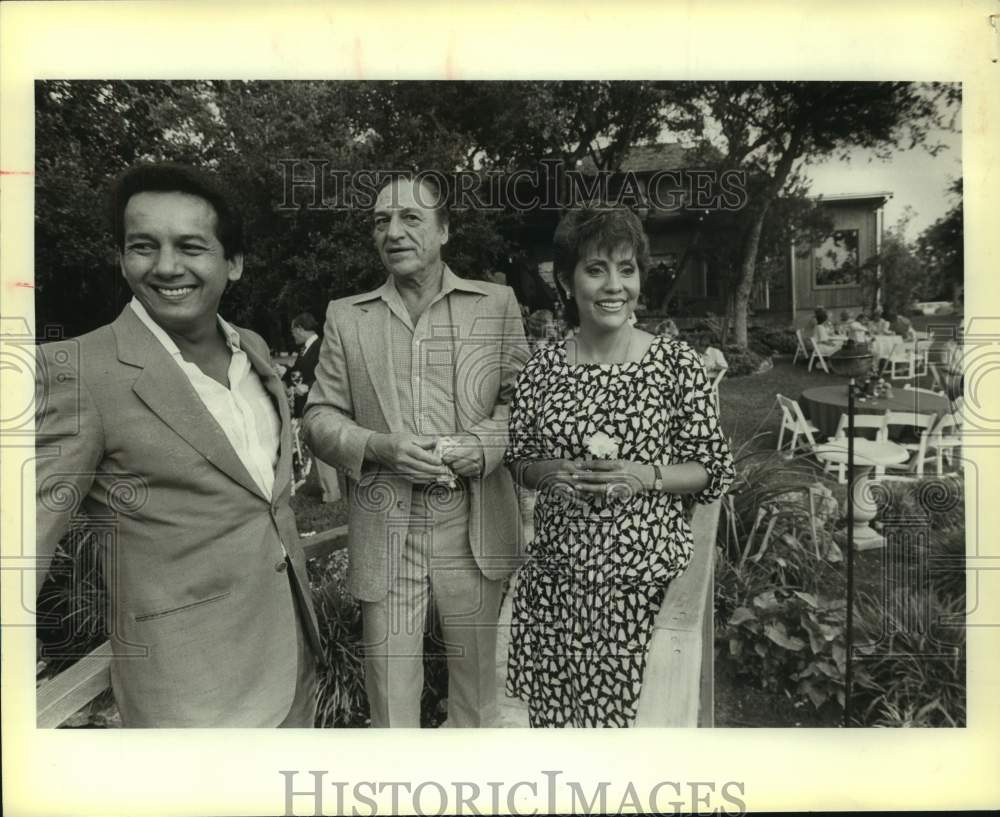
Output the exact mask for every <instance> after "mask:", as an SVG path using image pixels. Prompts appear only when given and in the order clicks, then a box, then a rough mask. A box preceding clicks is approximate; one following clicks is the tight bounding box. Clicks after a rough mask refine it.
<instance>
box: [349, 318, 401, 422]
mask: <svg viewBox="0 0 1000 817" xmlns="http://www.w3.org/2000/svg"><path fill="white" fill-rule="evenodd" d="M359 309H360V310H361V315H360V316H359V317H358V342H359V343H360V345H361V353H362V355H364V358H365V364H366V365H367V368H368V376H369V377H370V378H371V382H372V388H374V390H375V395H376V396H377V397H378V402H379V405H380V406H381V408H382V416H383V417H385V422H386V425H387V426H388V427H389V429H390V430H391V431H393V432H397V433H398V432H402V431H403V430H404V429H403V415H402V411H401V410H400V408H399V395H398V394H397V393H396V386H395V384H394V382H393V380H394V378H393V363H392V355H391V354H390V349H391V343H390V340H389V332H390V327H389V321H390V320H391V315H390V312H389V307H388V305H387V304H386V303H385V302H384V301H381V300H379V301H368V302H365V303H363V304H359Z"/></svg>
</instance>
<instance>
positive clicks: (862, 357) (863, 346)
mask: <svg viewBox="0 0 1000 817" xmlns="http://www.w3.org/2000/svg"><path fill="white" fill-rule="evenodd" d="M826 360H827V362H828V363H829V364H830V368H831V369H832V370H833V373H834V374H836V375H840V376H841V377H860V376H861V375H863V374H864V373H865V372H868V371H870V370H871V368H872V353H871V350H870V349H869V348H868V344H867V343H855V342H854V341H853V340H848V341H846V342H845V343H844V345H843V346H841V347H840V348H839V349H838V350H837V351H836V352H834V353H833V354H832V355H829V356H827V359H826Z"/></svg>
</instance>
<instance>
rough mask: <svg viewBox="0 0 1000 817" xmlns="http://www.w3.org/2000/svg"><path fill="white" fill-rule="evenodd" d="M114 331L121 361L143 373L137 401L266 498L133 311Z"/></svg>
mask: <svg viewBox="0 0 1000 817" xmlns="http://www.w3.org/2000/svg"><path fill="white" fill-rule="evenodd" d="M112 327H113V329H114V332H115V336H116V338H117V340H118V359H119V360H121V361H122V363H125V364H128V365H130V366H137V367H139V368H140V369H142V372H141V373H140V374H139V377H138V378H136V381H135V383H134V384H133V385H132V391H134V392H135V394H136V396H137V397H138V398H139V399H140V400H142V402H143V403H145V404H146V406H147V407H148V408H149V410H150V411H151V412H153V414H155V415H156V416H157V417H159V418H160V419H161V420H162V421H163V422H164V423H166V424H167V425H168V426H169V427H170V428H171V429H172V430H173V431H174V432H175V433H176V434H177V435H178V436H180V437H182V438H183V439H184V440H186V441H187V443H188V444H189V445H190V446H191V447H192V448H194V449H195V450H196V451H197V452H198V453H199V454H201V455H202V456H203V457H204V458H205V459H207V460H208V461H209V462H210V463H212V465H214V466H215V467H216V468H218V469H219V470H220V471H222V472H223V473H224V474H226V475H227V476H229V477H230V478H231V479H233V480H234V481H236V482H238V483H239V484H240V485H242V486H243V487H244V488H246V489H247V490H248V491H251V492H252V493H254V494H256V495H257V496H260V497H261V498H266V497H264V496H263V494H261V492H260V489H259V488H258V487H257V484H256V483H255V482H254V481H253V478H252V477H251V476H250V474H249V472H248V471H247V469H246V467H244V465H243V463H242V462H241V461H240V458H239V457H238V456H237V455H236V452H235V451H234V450H233V447H232V445H230V443H229V439H228V438H227V437H226V433H225V432H224V431H223V430H222V427H221V426H220V425H219V424H218V423H217V422H216V420H215V418H214V417H213V416H212V414H211V412H210V411H209V410H208V409H206V408H205V405H204V403H202V402H201V398H200V397H198V394H197V392H195V390H194V386H192V385H191V383H190V381H189V380H188V379H187V377H186V376H185V374H184V372H182V371H181V368H180V366H178V365H177V363H176V361H174V359H173V358H172V357H171V355H170V353H169V352H167V350H166V349H164V348H163V346H162V344H161V343H160V342H159V341H158V340H157V339H156V338H155V337H153V335H152V334H151V333H150V331H149V330H148V329H147V328H146V327H145V326H143V324H142V321H140V320H139V318H138V316H137V315H136V314H135V313H134V312H133V311H132V309H131V308H130V307H125V309H124V311H123V312H122V314H121V315H120V316H119V317H118V319H117V320H115V322H114V323H113V324H112Z"/></svg>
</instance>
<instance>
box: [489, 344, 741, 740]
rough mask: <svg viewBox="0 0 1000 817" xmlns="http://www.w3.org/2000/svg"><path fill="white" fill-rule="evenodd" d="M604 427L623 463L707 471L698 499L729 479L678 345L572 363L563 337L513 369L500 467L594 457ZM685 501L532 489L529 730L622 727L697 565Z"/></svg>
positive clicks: (695, 368) (523, 681)
mask: <svg viewBox="0 0 1000 817" xmlns="http://www.w3.org/2000/svg"><path fill="white" fill-rule="evenodd" d="M597 432H603V433H605V434H607V435H608V436H609V437H611V438H613V439H614V440H616V441H617V442H618V443H619V446H620V449H619V458H620V459H625V460H634V461H637V462H645V463H656V464H672V463H685V462H699V463H701V464H702V465H703V466H704V467H705V469H706V471H707V472H708V475H709V483H708V486H707V487H706V488H705V489H704V490H702V491H700V492H699V493H698V494H696V495H695V496H694V499H695V500H696V501H699V502H709V501H711V500H713V499H716V498H717V497H719V496H720V495H721V494H722V493H723V491H725V490H726V488H727V487H728V486H729V485H730V484H731V482H732V480H733V477H734V472H733V461H732V457H731V455H730V453H729V447H728V445H727V444H726V442H725V440H724V438H723V436H722V433H721V431H720V429H719V424H718V418H717V416H716V413H715V407H714V404H713V402H712V399H711V397H710V395H709V386H708V382H707V380H706V378H705V372H704V369H703V368H702V366H701V363H700V362H699V360H698V357H697V355H696V354H695V352H694V351H693V350H692V349H691V348H690V347H689V346H688V345H687V344H685V343H682V342H679V341H675V340H672V339H670V338H665V337H657V338H655V339H654V340H653V342H652V344H651V346H650V348H649V349H648V351H647V352H646V354H645V355H644V356H643V358H642V359H641V360H639V361H634V362H629V363H623V364H617V365H601V364H582V365H573V366H571V365H569V364H568V363H567V361H566V344H565V341H562V342H559V343H555V344H551V345H548V346H542V347H539V348H538V349H537V350H536V351H535V353H534V355H532V357H531V359H530V360H529V361H528V363H527V364H526V365H525V367H524V369H523V370H522V371H521V374H520V376H519V377H518V380H517V386H516V390H515V395H514V399H513V402H512V404H511V413H510V444H509V447H508V449H507V453H506V455H505V462H506V463H507V464H514V463H518V462H530V461H533V460H550V459H592V456H591V455H590V454H589V453H588V451H587V445H586V442H587V440H589V438H590V437H591V436H592V435H594V434H595V433H597ZM691 546H692V539H691V530H690V528H689V527H688V524H687V521H686V519H685V516H684V511H683V508H682V505H681V497H680V496H679V495H675V494H669V493H654V492H648V493H637V494H635V495H634V496H632V497H629V498H627V499H604V498H600V497H598V498H595V499H589V498H588V499H584V500H571V499H568V498H567V497H566V495H565V493H562V492H559V491H558V490H553V489H550V488H548V487H546V486H545V485H539V486H538V493H537V497H536V502H535V538H534V539H533V540H532V541H531V542H530V543H529V544H528V559H527V561H526V562H525V564H524V565H523V567H522V568H521V570H520V572H519V574H518V579H517V584H516V590H515V595H514V600H513V615H512V623H511V647H510V656H509V660H508V674H507V692H508V694H510V695H515V696H517V697H519V698H521V699H522V700H524V701H525V702H526V703H527V704H528V707H529V712H530V721H531V725H532V726H536V727H537V726H629V725H631V724H632V723H633V722H634V720H635V713H636V707H637V703H638V699H639V690H640V688H641V686H642V674H643V669H644V667H645V661H646V648H647V645H648V642H649V639H650V635H651V634H652V629H653V619H654V616H655V615H656V612H657V611H658V610H659V607H660V603H661V601H662V599H663V594H664V591H665V589H666V586H667V584H668V583H669V582H670V580H671V579H672V578H674V577H676V576H678V575H680V574H681V573H682V572H683V570H684V568H685V567H686V566H687V564H688V562H689V561H690V557H691Z"/></svg>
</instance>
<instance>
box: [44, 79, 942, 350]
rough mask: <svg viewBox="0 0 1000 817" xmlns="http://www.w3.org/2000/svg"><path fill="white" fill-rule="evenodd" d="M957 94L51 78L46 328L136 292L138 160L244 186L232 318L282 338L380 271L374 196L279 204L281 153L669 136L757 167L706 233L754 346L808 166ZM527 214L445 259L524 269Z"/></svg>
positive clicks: (622, 150) (456, 231) (461, 154)
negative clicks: (108, 196) (751, 320)
mask: <svg viewBox="0 0 1000 817" xmlns="http://www.w3.org/2000/svg"><path fill="white" fill-rule="evenodd" d="M955 104H957V89H956V87H955V86H946V85H939V86H918V85H914V84H911V83H904V82H874V83H871V82H865V83H858V82H824V83H810V82H708V83H687V82H671V83H662V82H609V81H583V82H570V81H542V82H394V81H390V82H360V81H359V82H318V81H317V82H311V81H293V82H283V81H264V82H238V81H225V82H223V81H219V82H206V81H185V82H162V81H150V82H131V81H129V82H125V81H41V82H38V83H37V85H36V145H37V163H36V166H37V175H36V218H35V224H36V231H35V259H36V287H37V289H36V295H37V318H38V320H37V324H38V326H39V331H40V332H42V331H44V327H45V326H46V325H47V324H58V325H61V326H62V327H63V331H64V332H65V333H66V334H67V335H74V334H78V333H80V332H83V331H86V330H88V329H91V328H94V327H96V326H98V325H100V324H103V323H106V322H108V321H109V320H111V319H113V318H114V316H115V315H116V314H117V313H118V311H119V310H120V309H121V307H122V306H123V304H124V303H125V301H126V300H127V297H128V291H127V288H126V287H125V284H124V281H123V280H122V278H121V275H120V272H119V271H118V267H117V262H116V258H115V251H114V247H113V246H112V241H111V234H110V225H109V218H108V213H107V211H106V206H105V192H106V190H107V188H108V186H109V184H110V182H111V181H112V179H113V178H114V177H115V176H116V175H117V174H118V173H120V172H121V171H122V170H123V169H125V168H126V167H128V166H129V165H131V164H133V163H134V162H136V161H141V160H157V159H172V160H178V161H187V162H192V163H195V164H202V165H207V166H209V167H213V168H216V169H217V170H218V171H219V172H220V174H221V175H222V176H223V177H224V178H225V179H226V180H227V181H228V182H229V184H230V186H231V187H232V189H233V190H234V192H235V195H236V197H237V200H238V202H239V204H240V205H241V208H242V210H243V211H244V214H245V217H246V222H247V233H248V251H247V258H246V264H245V273H244V277H243V279H242V280H241V281H240V282H239V283H238V284H237V285H235V286H234V287H232V288H231V291H230V292H228V293H227V295H226V299H225V301H224V303H223V310H224V314H226V315H227V316H231V317H232V318H233V320H235V321H237V322H241V323H243V324H244V325H248V326H251V327H253V328H255V329H257V330H258V331H260V332H262V333H263V334H264V335H265V337H267V338H268V340H269V341H270V342H271V343H272V344H275V345H283V344H284V342H286V341H287V340H288V338H287V336H286V335H285V333H286V332H287V326H288V322H289V320H290V318H291V317H292V316H293V315H295V314H296V313H298V312H301V311H304V310H310V311H312V312H313V313H314V314H316V315H317V317H319V316H320V315H321V313H322V311H323V309H324V306H325V304H326V302H327V300H329V299H330V298H333V297H338V296H341V295H345V294H349V293H352V292H357V291H360V290H363V289H366V288H371V287H372V286H374V285H376V284H377V283H378V282H379V281H380V280H381V278H382V276H383V275H384V272H383V270H382V268H381V265H380V263H379V261H378V258H377V256H376V254H375V252H374V249H373V247H372V241H371V230H370V217H369V215H368V213H367V212H366V210H365V208H350V207H339V208H338V207H322V206H321V207H312V206H298V207H283V206H281V205H282V199H283V187H284V177H283V173H285V172H287V171H286V170H285V169H283V166H282V162H283V161H288V160H296V159H300V160H317V161H321V162H325V163H326V165H325V166H324V167H325V172H326V173H329V172H330V171H332V170H334V169H336V170H340V171H347V172H351V171H354V170H360V169H373V170H385V169H432V168H433V169H437V170H444V171H453V170H465V171H474V172H477V173H483V174H485V173H488V172H490V171H494V170H500V171H510V170H514V169H523V168H532V167H534V166H536V165H537V163H538V162H539V161H540V160H542V159H556V160H560V161H562V162H563V163H565V165H566V167H568V168H575V167H577V166H579V164H580V163H581V162H582V161H584V160H589V163H590V164H592V165H593V166H594V167H596V168H598V169H601V170H608V171H614V170H617V169H619V168H620V167H621V164H622V162H623V160H624V159H625V157H626V155H627V152H628V150H629V149H630V148H631V147H633V146H634V145H637V144H643V143H647V142H655V141H664V140H671V139H673V140H684V141H685V144H687V145H689V146H693V147H694V148H695V150H693V151H692V152H691V154H690V155H691V156H692V161H697V162H698V163H699V164H700V165H701V166H703V167H715V168H718V169H739V170H745V171H746V172H747V179H748V191H749V194H750V195H749V199H748V201H747V204H746V206H745V207H743V208H742V209H741V210H739V211H735V212H721V211H719V212H711V213H708V214H703V215H704V217H703V218H702V221H701V223H700V224H699V226H698V229H697V230H696V239H695V241H696V242H700V249H701V250H704V251H705V252H706V253H708V254H709V255H711V262H712V264H713V265H714V267H715V269H716V270H717V271H718V273H719V274H721V275H722V276H723V285H724V286H726V287H727V289H728V291H730V292H731V293H732V295H733V297H732V302H731V304H730V307H729V313H730V318H731V322H732V326H733V330H734V335H735V338H734V340H735V341H736V342H737V343H739V344H740V345H741V346H746V342H747V338H746V313H747V306H748V304H749V299H750V295H751V292H752V288H753V285H754V282H755V281H757V280H760V279H761V277H765V276H767V275H768V274H771V271H773V270H777V269H779V268H780V267H781V265H782V264H783V254H784V249H785V247H787V242H788V240H790V234H791V232H792V231H809V230H815V229H817V224H818V222H817V220H816V212H815V208H812V207H810V206H809V205H808V203H807V202H806V200H805V192H806V190H805V187H804V186H803V183H802V175H801V170H802V167H803V165H804V164H805V163H807V162H808V161H812V160H815V159H818V158H822V157H826V156H830V155H840V154H844V153H846V152H847V151H848V150H850V149H852V148H855V147H868V148H872V149H874V150H876V151H881V152H882V153H886V152H888V151H890V150H893V149H898V148H909V147H913V146H915V145H918V144H922V145H924V146H925V147H928V148H929V149H932V150H933V149H936V147H937V146H935V145H933V144H930V142H929V134H930V129H931V128H932V127H933V126H937V125H940V124H941V123H942V121H943V116H944V113H943V112H945V111H948V110H952V109H953V108H954V106H955ZM949 106H950V107H949ZM297 172H298V173H299V175H302V174H303V173H306V174H308V173H309V172H310V166H309V165H300V166H298V171H297ZM555 217H556V214H555V213H550V214H545V216H544V218H541V219H539V218H538V217H537V215H535V216H533V217H532V218H534V221H535V223H534V225H533V227H532V229H534V230H535V233H534V235H535V236H536V237H538V236H545V237H546V238H547V237H549V236H550V235H551V232H550V231H549V230H550V228H551V226H552V225H553V224H554V220H555ZM546 219H547V220H546ZM959 220H960V210H959ZM527 221H528V219H526V217H525V216H524V214H523V213H520V212H518V211H516V210H512V209H510V208H507V209H500V210H495V209H494V210H479V209H467V210H465V211H463V212H458V213H456V214H455V215H454V217H453V220H452V225H451V236H450V240H449V243H448V247H447V252H446V258H447V260H448V262H449V263H450V264H451V265H452V267H453V268H454V269H455V270H456V271H457V272H459V273H460V274H462V275H465V276H469V277H483V276H487V275H489V274H490V273H491V272H492V271H503V272H507V273H509V272H511V271H517V270H519V269H527V268H528V262H529V260H530V259H529V258H528V257H527V252H526V246H525V245H526V241H525V240H524V235H525V233H524V230H525V229H526V223H527ZM941 232H942V234H943V233H944V232H945V229H944V228H942V231H941ZM927 246H928V248H930V247H931V246H934V247H941V246H942V245H941V242H940V240H937V239H934V241H932V240H931V238H928V244H927ZM928 252H930V250H929V249H928ZM942 252H943V251H942ZM940 259H941V260H940V261H935V264H936V268H937V269H939V270H941V271H940V272H939V277H940V276H944V279H947V280H953V277H952V278H948V276H953V275H954V272H953V271H954V269H955V268H956V267H955V265H954V264H953V263H952V262H951V261H947V262H946V260H945V256H944V255H943V254H941V255H940ZM945 270H951V271H950V272H946V271H945ZM944 279H943V280H944ZM659 284H660V285H665V282H659Z"/></svg>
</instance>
